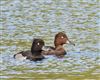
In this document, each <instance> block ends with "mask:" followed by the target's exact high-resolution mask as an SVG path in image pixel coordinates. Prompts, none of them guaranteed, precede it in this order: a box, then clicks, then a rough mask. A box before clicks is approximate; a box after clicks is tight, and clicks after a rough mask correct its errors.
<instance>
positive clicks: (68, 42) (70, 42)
mask: <svg viewBox="0 0 100 80" xmlns="http://www.w3.org/2000/svg"><path fill="white" fill-rule="evenodd" d="M66 43H67V44H71V45H73V46H75V44H74V43H73V42H72V41H69V40H67V42H66Z"/></svg>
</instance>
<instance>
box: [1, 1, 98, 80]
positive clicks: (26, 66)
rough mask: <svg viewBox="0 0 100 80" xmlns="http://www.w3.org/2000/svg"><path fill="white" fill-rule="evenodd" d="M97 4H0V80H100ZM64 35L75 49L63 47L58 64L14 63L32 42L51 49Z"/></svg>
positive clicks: (49, 61) (52, 59) (48, 61)
mask: <svg viewBox="0 0 100 80" xmlns="http://www.w3.org/2000/svg"><path fill="white" fill-rule="evenodd" d="M99 3H100V1H99V0H61V1H60V0H1V2H0V5H1V6H0V8H1V16H0V53H1V54H0V78H1V79H0V80H100V42H99V41H100V20H99V18H100V12H99V10H100V9H99V8H100V6H99ZM59 31H65V33H66V34H67V35H68V37H69V38H70V40H72V41H73V42H75V44H76V46H75V47H73V46H71V45H65V46H64V47H65V49H66V50H67V52H68V54H67V55H66V56H65V57H64V58H63V59H57V58H56V57H54V56H46V57H47V59H45V60H43V61H41V62H37V63H35V62H32V61H28V60H25V61H17V60H15V59H13V55H14V54H15V53H17V52H19V51H22V50H28V49H30V47H31V43H32V39H33V38H42V39H44V40H45V43H46V45H51V46H53V40H54V36H55V34H56V33H58V32H59Z"/></svg>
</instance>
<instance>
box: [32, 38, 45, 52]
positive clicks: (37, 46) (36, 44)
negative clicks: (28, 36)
mask: <svg viewBox="0 0 100 80" xmlns="http://www.w3.org/2000/svg"><path fill="white" fill-rule="evenodd" d="M43 46H44V41H43V40H42V39H34V40H33V43H32V47H31V52H32V53H34V52H41V51H42V47H43Z"/></svg>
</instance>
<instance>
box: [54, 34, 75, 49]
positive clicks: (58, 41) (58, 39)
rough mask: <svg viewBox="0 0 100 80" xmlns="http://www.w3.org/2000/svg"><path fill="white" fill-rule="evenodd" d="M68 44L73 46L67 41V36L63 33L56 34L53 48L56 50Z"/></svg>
mask: <svg viewBox="0 0 100 80" xmlns="http://www.w3.org/2000/svg"><path fill="white" fill-rule="evenodd" d="M68 43H70V44H72V45H74V46H75V44H74V43H72V42H71V41H70V40H69V39H68V37H67V35H66V34H65V33H64V32H59V33H57V34H56V35H55V40H54V45H55V48H57V46H59V45H62V46H63V45H64V44H68Z"/></svg>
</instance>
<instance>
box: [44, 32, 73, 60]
mask: <svg viewBox="0 0 100 80" xmlns="http://www.w3.org/2000/svg"><path fill="white" fill-rule="evenodd" d="M69 43H70V44H72V45H74V46H75V44H74V43H73V42H72V41H70V40H69V39H68V37H67V35H66V34H65V33H64V32H58V33H57V34H56V35H55V39H54V47H52V46H44V47H43V51H42V54H43V55H55V56H56V57H58V58H62V57H64V55H66V54H67V52H66V50H65V49H64V47H63V45H64V44H69Z"/></svg>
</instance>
